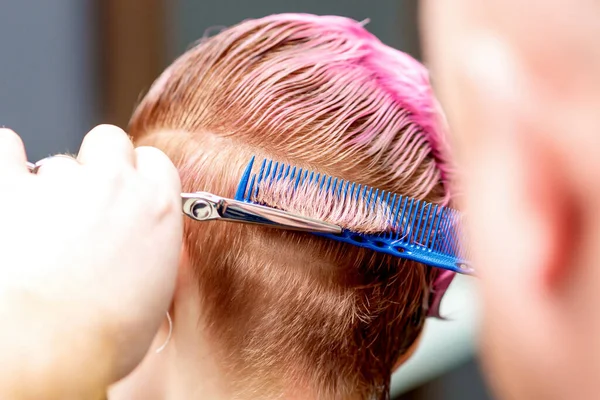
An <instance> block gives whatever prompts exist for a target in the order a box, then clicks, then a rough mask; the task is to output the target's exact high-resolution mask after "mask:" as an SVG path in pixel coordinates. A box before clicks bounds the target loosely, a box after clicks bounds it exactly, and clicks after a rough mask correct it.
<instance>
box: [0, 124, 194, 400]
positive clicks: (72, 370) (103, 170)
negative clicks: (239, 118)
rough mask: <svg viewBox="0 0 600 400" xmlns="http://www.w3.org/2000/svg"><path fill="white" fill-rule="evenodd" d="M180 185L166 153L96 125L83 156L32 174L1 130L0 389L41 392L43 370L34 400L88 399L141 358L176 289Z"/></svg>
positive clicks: (18, 146)
mask: <svg viewBox="0 0 600 400" xmlns="http://www.w3.org/2000/svg"><path fill="white" fill-rule="evenodd" d="M180 185H181V184H180V181H179V177H178V173H177V171H176V169H175V167H174V166H173V164H172V163H171V162H170V161H169V159H168V158H167V157H166V156H165V155H164V154H163V153H162V152H160V151H159V150H157V149H154V148H150V147H140V148H137V149H135V150H134V148H133V145H132V143H131V142H130V140H129V138H128V137H127V135H126V134H125V133H124V132H123V131H122V130H120V129H119V128H116V127H112V126H108V125H104V126H99V127H96V128H95V129H93V130H92V131H91V132H90V133H89V134H88V135H87V136H86V138H85V140H84V141H83V144H82V146H81V150H80V152H79V155H78V157H77V160H75V159H69V158H65V157H56V158H52V159H49V160H47V162H45V163H44V164H43V166H42V167H41V168H40V169H39V171H38V173H37V175H33V174H31V173H29V172H28V170H27V168H26V157H25V152H24V148H23V144H22V142H21V140H20V138H19V137H18V136H17V135H16V134H15V133H14V132H12V131H10V130H6V129H2V130H0V187H1V189H0V192H1V193H2V196H0V221H1V223H0V243H1V244H0V246H1V249H2V251H0V317H1V318H2V330H0V341H1V343H2V344H1V345H0V351H1V354H0V359H2V363H0V365H1V367H0V377H1V378H0V382H4V384H3V385H0V386H4V388H6V387H7V385H8V386H11V385H12V384H10V382H11V379H13V378H14V379H17V380H21V381H23V380H24V379H25V380H26V382H27V381H28V382H27V384H28V385H29V386H31V387H30V390H36V385H37V383H40V382H38V381H37V380H36V379H38V378H39V377H40V376H42V377H43V376H47V377H48V378H47V379H48V382H45V381H44V382H41V383H40V384H39V389H37V390H40V392H38V393H37V395H36V394H35V393H34V394H32V396H33V397H38V396H39V397H40V398H41V397H43V398H51V397H52V396H56V397H60V398H65V397H68V396H75V397H87V396H88V395H90V396H91V395H93V394H92V393H87V392H85V390H88V389H87V388H90V387H93V388H95V389H94V390H102V389H103V388H105V387H106V386H107V385H108V384H110V383H112V382H114V381H116V380H118V379H120V378H121V377H123V376H125V375H126V374H127V373H129V372H130V371H131V370H132V369H133V368H134V367H135V366H136V365H137V364H138V363H139V362H140V361H141V359H142V358H143V356H144V354H145V353H146V352H147V350H148V347H149V346H150V344H151V341H152V339H153V337H154V334H155V333H156V331H157V329H158V327H159V325H160V323H161V321H162V320H163V319H164V318H165V312H166V311H167V310H168V308H169V305H170V302H171V299H172V296H173V291H174V287H175V278H176V274H177V266H178V261H179V253H180V249H181V241H182V231H183V221H182V217H181V212H180V207H181V205H180V204H181V200H180V191H181V187H180ZM47 371H54V372H60V374H61V375H64V376H63V377H64V378H66V379H68V380H69V381H70V382H71V383H73V382H78V383H80V385H78V386H77V387H75V388H71V389H65V388H64V387H60V385H61V382H60V379H57V377H56V374H51V376H48V375H44V374H45V373H46V372H47ZM42 379H44V378H42ZM7 382H8V383H7ZM13 382H14V380H13ZM46 384H49V385H54V390H55V392H52V393H53V394H52V395H50V393H51V392H50V391H49V389H48V386H47V385H46ZM12 390H20V389H18V388H15V387H13V388H12ZM1 397H3V398H4V396H1Z"/></svg>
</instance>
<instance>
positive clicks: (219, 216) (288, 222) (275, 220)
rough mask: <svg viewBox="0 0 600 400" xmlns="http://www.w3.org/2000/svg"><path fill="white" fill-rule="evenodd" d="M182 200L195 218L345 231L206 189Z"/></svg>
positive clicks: (35, 166)
mask: <svg viewBox="0 0 600 400" xmlns="http://www.w3.org/2000/svg"><path fill="white" fill-rule="evenodd" d="M52 157H57V156H52ZM49 158H51V157H48V158H46V159H43V160H41V161H38V162H37V163H35V164H33V163H30V162H27V168H28V169H29V171H30V172H31V173H33V174H35V173H37V171H38V169H39V168H40V167H41V166H42V164H43V161H45V160H47V159H49ZM181 200H182V209H183V213H184V214H185V215H187V216H188V217H190V218H192V219H193V220H196V221H212V220H221V221H229V222H241V223H245V224H256V225H263V226H269V227H273V228H281V229H286V230H295V231H302V232H319V233H334V234H339V233H341V232H342V228H341V227H339V226H338V225H334V224H330V223H328V222H324V221H319V220H316V219H312V218H307V217H303V216H301V215H297V214H292V213H289V212H287V211H282V210H278V209H275V208H270V207H266V206H261V205H258V204H252V203H246V202H243V201H239V200H233V199H228V198H225V197H220V196H217V195H214V194H212V193H207V192H197V193H182V194H181Z"/></svg>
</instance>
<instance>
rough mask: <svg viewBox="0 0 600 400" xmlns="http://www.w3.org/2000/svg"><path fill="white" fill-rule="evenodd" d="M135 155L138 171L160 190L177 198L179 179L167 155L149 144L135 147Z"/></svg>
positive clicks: (178, 196)
mask: <svg viewBox="0 0 600 400" xmlns="http://www.w3.org/2000/svg"><path fill="white" fill-rule="evenodd" d="M135 155H136V168H137V171H138V173H139V174H140V175H142V176H143V177H144V178H145V179H146V180H148V181H151V182H153V183H154V184H156V186H157V187H158V188H160V190H164V192H165V193H167V194H169V195H170V196H174V197H175V198H177V199H178V200H179V198H180V195H181V180H180V179H179V172H178V171H177V168H175V166H174V165H173V163H172V162H171V160H170V159H169V157H167V155H166V154H165V153H163V152H162V151H160V150H159V149H157V148H155V147H149V146H142V147H138V148H136V149H135Z"/></svg>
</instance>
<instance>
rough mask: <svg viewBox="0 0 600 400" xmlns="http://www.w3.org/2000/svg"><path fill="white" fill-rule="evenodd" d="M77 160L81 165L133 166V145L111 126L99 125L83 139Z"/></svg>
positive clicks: (120, 131) (126, 137)
mask: <svg viewBox="0 0 600 400" xmlns="http://www.w3.org/2000/svg"><path fill="white" fill-rule="evenodd" d="M77 160H78V161H79V162H80V163H81V164H82V165H88V166H99V167H102V168H106V167H110V166H125V165H128V166H134V165H135V155H134V152H133V144H132V143H131V140H129V137H128V136H127V134H126V133H125V132H124V131H123V130H122V129H121V128H118V127H116V126H113V125H99V126H97V127H95V128H94V129H92V130H91V131H90V132H89V133H88V134H87V135H86V136H85V138H84V139H83V143H82V144H81V148H80V149H79V155H78V156H77Z"/></svg>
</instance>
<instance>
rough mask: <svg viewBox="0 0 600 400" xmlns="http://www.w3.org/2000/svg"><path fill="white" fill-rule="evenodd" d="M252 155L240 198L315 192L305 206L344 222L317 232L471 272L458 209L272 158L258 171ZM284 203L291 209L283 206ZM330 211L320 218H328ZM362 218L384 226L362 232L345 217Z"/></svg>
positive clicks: (355, 221) (239, 190) (255, 200)
mask: <svg viewBox="0 0 600 400" xmlns="http://www.w3.org/2000/svg"><path fill="white" fill-rule="evenodd" d="M254 161H255V159H254V157H253V158H252V159H251V160H250V163H249V164H248V166H247V167H246V169H245V170H244V174H243V176H242V178H241V180H240V183H239V185H238V188H237V191H236V195H235V199H236V200H241V201H246V202H250V203H257V204H262V205H271V206H280V205H279V204H266V203H262V202H261V201H260V199H261V195H262V194H263V192H264V191H271V192H273V191H274V190H275V191H277V193H269V196H271V197H269V198H273V195H276V196H277V198H278V199H279V198H281V199H284V200H286V199H287V200H286V201H288V202H289V201H290V199H291V200H292V202H293V200H294V197H295V196H303V195H306V193H312V194H313V197H311V199H312V201H313V202H319V205H318V206H315V204H312V203H310V202H309V203H308V204H306V206H307V207H305V208H306V209H309V210H310V206H313V207H314V208H315V209H317V208H318V209H319V210H322V209H327V210H329V209H331V210H335V212H342V214H343V217H341V222H340V221H327V222H332V223H334V224H338V225H341V226H342V228H344V231H343V232H342V234H340V235H333V234H319V233H315V235H319V236H324V237H327V238H329V239H333V240H336V241H340V242H344V243H350V244H353V245H356V246H359V247H366V248H369V249H371V250H374V251H377V252H381V253H385V254H390V255H393V256H397V257H401V258H405V259H409V260H413V261H418V262H421V263H424V264H427V265H430V266H434V267H438V268H442V269H447V270H451V271H455V272H459V273H466V274H470V273H473V270H472V269H471V268H470V266H469V262H468V261H467V260H466V259H465V258H464V255H465V254H468V249H465V248H463V247H462V246H460V245H459V240H458V239H459V236H460V232H459V230H460V224H459V220H460V214H459V213H458V212H457V211H456V210H452V209H450V208H447V207H444V206H440V205H437V204H431V203H428V202H426V201H423V200H418V199H413V198H410V197H406V196H402V195H399V194H396V193H393V194H392V193H390V192H386V191H385V190H380V189H377V188H373V187H370V186H367V185H362V184H357V183H355V182H349V181H345V180H343V179H339V178H337V177H331V176H328V175H325V174H321V173H317V172H315V171H308V170H306V169H303V168H297V167H295V166H290V165H286V164H284V163H280V162H275V163H274V162H273V161H272V160H263V161H262V162H261V163H260V166H259V167H258V171H257V172H255V171H254ZM286 196H287V197H286ZM315 196H317V197H315ZM303 199H304V198H303ZM282 201H283V200H282ZM321 203H323V204H321ZM281 208H283V209H286V210H288V211H290V212H293V211H292V210H289V209H288V208H285V207H284V206H281ZM303 209H304V208H303ZM340 210H341V211H340ZM295 212H296V213H299V212H298V211H295ZM329 215H330V214H327V215H326V217H325V218H322V219H324V220H327V217H328V216H329ZM305 216H307V217H312V218H314V217H315V216H314V215H305ZM364 220H369V221H371V220H373V221H378V223H380V224H381V226H380V227H381V229H378V230H377V231H369V232H363V231H360V230H358V229H354V230H352V229H346V227H345V226H343V225H344V223H343V222H347V223H348V224H349V225H351V224H355V225H356V226H362V225H360V223H361V222H364ZM377 226H379V225H377Z"/></svg>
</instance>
